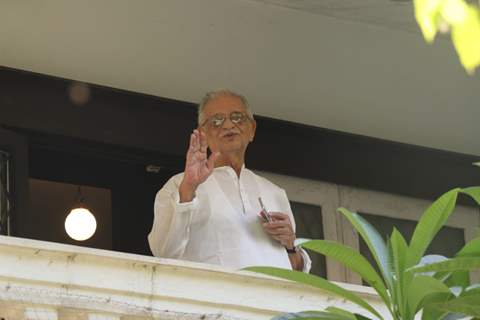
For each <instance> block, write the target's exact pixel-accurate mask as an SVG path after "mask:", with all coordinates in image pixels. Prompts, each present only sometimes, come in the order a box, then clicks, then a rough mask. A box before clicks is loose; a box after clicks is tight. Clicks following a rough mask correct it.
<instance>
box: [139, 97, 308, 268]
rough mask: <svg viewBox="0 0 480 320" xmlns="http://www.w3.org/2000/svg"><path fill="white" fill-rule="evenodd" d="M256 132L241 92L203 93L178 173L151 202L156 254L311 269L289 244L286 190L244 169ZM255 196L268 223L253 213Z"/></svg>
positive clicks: (237, 264)
mask: <svg viewBox="0 0 480 320" xmlns="http://www.w3.org/2000/svg"><path fill="white" fill-rule="evenodd" d="M255 129H256V122H255V120H254V119H253V114H252V112H251V110H250V108H249V106H248V102H247V100H246V99H245V98H244V97H243V96H241V95H239V94H236V93H234V92H232V91H228V90H220V91H215V92H210V93H208V94H207V95H206V96H205V97H204V98H203V100H202V102H201V103H200V106H199V110H198V128H197V129H195V130H194V131H193V133H192V134H191V136H190V146H189V148H188V151H187V155H186V164H185V171H184V172H183V173H180V174H177V175H175V176H173V177H172V178H171V179H170V180H169V181H168V182H167V183H166V184H165V185H164V186H163V188H162V189H161V190H160V191H159V192H158V193H157V196H156V199H155V208H154V211H155V217H154V222H153V227H152V231H151V232H150V234H149V235H148V241H149V243H150V248H151V250H152V252H153V254H154V255H155V256H158V257H166V258H175V259H183V260H190V261H197V262H204V263H211V264H218V265H224V266H228V267H233V268H237V269H238V268H244V267H247V266H253V265H257V266H258V265H263V266H276V267H280V268H287V269H295V270H303V271H305V272H308V271H309V270H310V265H311V261H310V258H309V257H308V255H307V254H306V252H305V251H303V249H299V248H296V247H295V245H294V240H295V221H294V218H293V215H292V211H291V209H290V204H289V202H288V199H287V196H286V194H285V191H284V190H283V189H281V188H279V187H278V186H276V185H274V184H273V183H271V182H269V181H268V180H266V179H264V178H262V177H260V176H258V175H256V174H255V173H253V172H252V171H250V170H248V169H247V168H245V164H244V163H245V152H246V150H247V146H248V144H249V143H250V142H252V141H253V138H254V136H255ZM207 148H209V149H210V151H211V155H210V157H207ZM259 198H260V199H261V200H262V202H263V204H264V206H265V208H266V209H268V211H269V213H270V217H271V219H270V221H267V220H265V219H262V217H261V215H260V212H261V211H262V208H261V204H260V203H259V202H260V201H259Z"/></svg>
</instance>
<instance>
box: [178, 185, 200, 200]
mask: <svg viewBox="0 0 480 320" xmlns="http://www.w3.org/2000/svg"><path fill="white" fill-rule="evenodd" d="M196 189H197V188H195V187H193V186H190V185H188V184H186V183H184V182H183V181H182V183H180V187H179V188H178V195H179V198H180V203H183V202H190V201H192V200H193V198H195V191H196Z"/></svg>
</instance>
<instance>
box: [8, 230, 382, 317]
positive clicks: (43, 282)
mask: <svg viewBox="0 0 480 320" xmlns="http://www.w3.org/2000/svg"><path fill="white" fill-rule="evenodd" d="M342 286H343V287H345V288H347V289H349V290H351V291H354V292H355V293H357V294H359V295H361V296H362V297H363V298H365V299H366V300H367V301H368V302H369V303H371V304H372V305H373V306H374V307H377V308H378V309H379V310H380V311H383V312H382V313H384V314H385V315H386V312H385V311H386V310H385V309H382V307H381V304H380V300H379V299H378V297H377V296H376V295H375V294H374V293H373V290H371V289H370V288H367V287H362V286H356V285H348V284H342ZM331 305H334V306H336V307H343V308H348V309H350V310H352V311H355V312H360V313H363V312H362V310H360V309H359V308H358V307H357V306H356V305H352V304H351V303H349V302H346V301H344V300H343V299H340V298H337V297H334V296H331V295H329V294H327V293H325V292H322V291H321V290H317V289H315V288H310V287H308V286H304V285H300V284H296V283H292V282H289V281H283V280H277V279H273V278H269V277H266V276H262V275H258V274H254V273H250V272H244V271H234V270H229V269H226V268H222V267H218V266H212V265H206V264H199V263H191V262H186V261H179V260H169V259H159V258H154V257H148V256H141V255H134V254H126V253H120V252H113V251H106V250H98V249H90V248H85V247H77V246H71V245H63V244H58V243H50V242H43V241H36V240H29V239H21V238H13V237H4V236H0V319H4V320H20V319H29V320H30V319H31V320H120V319H122V320H123V319H132V320H141V319H147V318H148V319H152V318H154V319H172V320H173V319H205V320H207V319H249V320H252V319H269V318H271V317H272V316H274V315H276V314H279V313H282V312H294V311H301V310H320V309H323V308H325V307H327V306H331Z"/></svg>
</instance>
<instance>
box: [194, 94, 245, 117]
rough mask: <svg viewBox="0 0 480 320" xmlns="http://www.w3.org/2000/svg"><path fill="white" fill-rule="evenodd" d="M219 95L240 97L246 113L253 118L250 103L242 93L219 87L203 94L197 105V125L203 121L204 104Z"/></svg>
mask: <svg viewBox="0 0 480 320" xmlns="http://www.w3.org/2000/svg"><path fill="white" fill-rule="evenodd" d="M220 96H231V97H235V98H238V99H240V101H241V102H242V104H243V105H244V107H245V110H246V111H247V115H248V116H249V117H250V118H251V119H253V113H252V110H251V109H250V105H249V104H248V101H247V98H245V97H244V96H243V95H241V94H239V93H236V92H233V91H232V90H229V89H220V90H215V91H210V92H207V93H206V94H205V96H204V97H203V98H202V100H201V101H200V103H199V105H198V125H201V124H202V123H203V121H204V119H203V110H204V109H205V106H206V105H207V104H208V103H209V102H210V101H212V100H214V99H216V98H218V97H220Z"/></svg>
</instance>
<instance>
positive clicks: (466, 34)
mask: <svg viewBox="0 0 480 320" xmlns="http://www.w3.org/2000/svg"><path fill="white" fill-rule="evenodd" d="M452 41H453V44H454V45H455V49H456V50H457V54H458V56H459V58H460V62H461V63H462V65H463V67H464V68H465V69H466V70H467V72H468V73H469V74H473V72H474V71H475V68H476V67H478V65H480V10H479V9H478V8H477V7H476V6H473V5H467V8H466V15H465V17H464V18H463V19H462V21H461V22H460V23H457V24H455V25H453V26H452Z"/></svg>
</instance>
